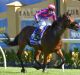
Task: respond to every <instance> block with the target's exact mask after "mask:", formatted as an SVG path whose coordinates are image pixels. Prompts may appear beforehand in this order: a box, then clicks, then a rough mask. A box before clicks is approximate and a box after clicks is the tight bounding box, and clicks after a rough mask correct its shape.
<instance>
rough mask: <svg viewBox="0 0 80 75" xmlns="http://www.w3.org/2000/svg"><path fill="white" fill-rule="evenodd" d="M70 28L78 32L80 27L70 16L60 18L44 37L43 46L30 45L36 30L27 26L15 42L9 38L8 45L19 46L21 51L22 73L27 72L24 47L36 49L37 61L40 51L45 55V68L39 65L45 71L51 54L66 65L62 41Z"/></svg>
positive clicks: (19, 56) (19, 53)
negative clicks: (23, 56) (23, 57)
mask: <svg viewBox="0 0 80 75" xmlns="http://www.w3.org/2000/svg"><path fill="white" fill-rule="evenodd" d="M67 28H69V29H73V30H78V28H79V27H78V25H77V24H76V23H75V22H74V20H73V21H72V18H71V16H70V15H68V14H63V15H62V16H60V17H59V18H58V19H57V21H55V22H53V23H52V26H49V27H48V28H47V29H46V31H45V32H44V34H43V37H42V39H41V44H40V45H31V44H30V37H31V34H32V33H33V31H34V30H35V27H33V26H27V27H25V28H23V29H22V30H21V32H20V33H19V34H18V35H17V36H16V37H15V39H14V40H13V41H10V39H9V37H8V36H7V37H8V40H9V42H8V45H11V46H14V45H18V46H19V50H18V52H17V55H18V58H19V60H20V62H21V66H22V69H21V72H25V69H24V65H23V61H22V58H21V55H22V52H23V50H24V47H25V46H26V45H30V46H32V47H34V49H35V57H36V58H35V59H36V60H37V57H38V58H39V55H40V53H39V50H40V51H41V52H43V54H44V63H43V66H42V65H40V63H38V64H39V66H40V67H41V68H42V69H43V71H45V69H46V67H47V63H48V62H47V57H48V55H49V54H51V53H53V52H55V53H56V54H57V55H58V56H59V57H61V59H62V63H61V64H60V65H62V64H63V63H64V55H63V53H62V50H61V48H62V41H61V36H62V34H63V33H64V31H65V30H66V29H67Z"/></svg>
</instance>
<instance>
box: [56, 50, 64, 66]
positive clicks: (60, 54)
mask: <svg viewBox="0 0 80 75" xmlns="http://www.w3.org/2000/svg"><path fill="white" fill-rule="evenodd" d="M57 55H58V56H59V57H61V59H62V63H61V64H60V65H59V67H61V66H62V65H63V64H64V63H65V58H64V55H63V53H62V50H61V49H59V50H57Z"/></svg>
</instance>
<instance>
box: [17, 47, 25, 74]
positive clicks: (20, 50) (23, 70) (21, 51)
mask: <svg viewBox="0 0 80 75" xmlns="http://www.w3.org/2000/svg"><path fill="white" fill-rule="evenodd" d="M23 49H24V48H23V47H22V48H19V50H18V52H17V56H18V58H19V61H20V63H21V67H22V69H21V72H23V73H25V69H24V65H23V60H22V53H23Z"/></svg>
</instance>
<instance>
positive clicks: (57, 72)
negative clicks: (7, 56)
mask: <svg viewBox="0 0 80 75" xmlns="http://www.w3.org/2000/svg"><path fill="white" fill-rule="evenodd" d="M20 70H21V68H19V67H7V69H4V67H0V75H80V70H79V69H65V70H64V72H63V70H62V69H48V70H47V72H45V73H43V72H42V70H36V69H34V68H26V72H25V73H21V72H20Z"/></svg>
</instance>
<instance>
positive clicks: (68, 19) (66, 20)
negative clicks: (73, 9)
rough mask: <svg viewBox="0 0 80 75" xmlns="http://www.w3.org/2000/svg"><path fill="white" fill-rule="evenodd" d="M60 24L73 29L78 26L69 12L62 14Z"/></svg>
mask: <svg viewBox="0 0 80 75" xmlns="http://www.w3.org/2000/svg"><path fill="white" fill-rule="evenodd" d="M62 25H63V27H65V28H69V29H73V30H76V31H77V30H78V29H79V26H78V24H77V23H76V22H75V20H74V18H73V16H72V15H71V14H68V13H65V14H63V16H62Z"/></svg>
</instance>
